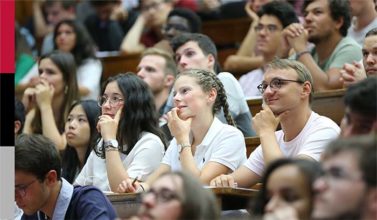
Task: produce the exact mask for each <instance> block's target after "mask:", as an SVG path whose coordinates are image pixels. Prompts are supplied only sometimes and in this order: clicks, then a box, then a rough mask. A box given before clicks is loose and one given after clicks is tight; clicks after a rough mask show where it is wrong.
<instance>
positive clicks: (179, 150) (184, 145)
mask: <svg viewBox="0 0 377 220" xmlns="http://www.w3.org/2000/svg"><path fill="white" fill-rule="evenodd" d="M177 147H178V152H179V153H181V152H182V150H183V148H185V147H191V145H190V144H178V145H177Z"/></svg>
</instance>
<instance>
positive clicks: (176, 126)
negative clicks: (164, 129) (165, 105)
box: [167, 108, 192, 143]
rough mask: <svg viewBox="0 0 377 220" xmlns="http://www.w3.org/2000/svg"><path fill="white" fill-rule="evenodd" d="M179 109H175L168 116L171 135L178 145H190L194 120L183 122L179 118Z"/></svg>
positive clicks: (189, 119)
mask: <svg viewBox="0 0 377 220" xmlns="http://www.w3.org/2000/svg"><path fill="white" fill-rule="evenodd" d="M177 111H178V108H173V109H172V110H171V111H170V112H168V113H167V116H168V127H169V130H170V132H171V134H172V135H173V136H174V137H175V139H176V140H177V143H189V142H188V141H189V140H188V139H189V134H190V130H191V121H192V118H188V119H186V120H182V119H181V118H180V117H179V116H178V113H177Z"/></svg>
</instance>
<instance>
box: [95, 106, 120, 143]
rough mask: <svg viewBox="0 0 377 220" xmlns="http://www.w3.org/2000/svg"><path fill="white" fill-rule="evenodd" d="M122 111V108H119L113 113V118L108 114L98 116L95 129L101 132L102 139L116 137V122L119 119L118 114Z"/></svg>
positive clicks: (117, 122)
mask: <svg viewBox="0 0 377 220" xmlns="http://www.w3.org/2000/svg"><path fill="white" fill-rule="evenodd" d="M121 113H122V108H120V109H119V110H118V111H117V113H116V114H115V116H114V118H111V117H110V116H108V115H101V116H99V121H98V123H97V130H98V132H99V133H101V136H102V138H103V140H104V141H108V140H111V139H116V134H117V130H118V124H119V120H120V115H121Z"/></svg>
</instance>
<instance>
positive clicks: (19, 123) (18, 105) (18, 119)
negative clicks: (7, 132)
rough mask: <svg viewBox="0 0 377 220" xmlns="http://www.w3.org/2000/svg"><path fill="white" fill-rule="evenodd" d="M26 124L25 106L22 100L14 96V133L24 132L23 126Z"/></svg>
mask: <svg viewBox="0 0 377 220" xmlns="http://www.w3.org/2000/svg"><path fill="white" fill-rule="evenodd" d="M24 124H25V107H24V104H22V102H20V100H18V99H17V98H14V135H15V137H17V135H19V134H21V133H22V128H23V127H24Z"/></svg>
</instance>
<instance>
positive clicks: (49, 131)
mask: <svg viewBox="0 0 377 220" xmlns="http://www.w3.org/2000/svg"><path fill="white" fill-rule="evenodd" d="M40 110H41V120H42V134H43V135H44V136H46V137H48V138H50V139H51V140H52V141H53V142H54V143H55V145H56V148H57V149H58V150H59V151H60V150H64V149H65V145H66V141H65V138H64V136H63V135H61V134H60V132H59V130H58V127H57V125H56V122H55V118H54V113H53V112H52V107H51V105H46V106H40Z"/></svg>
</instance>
